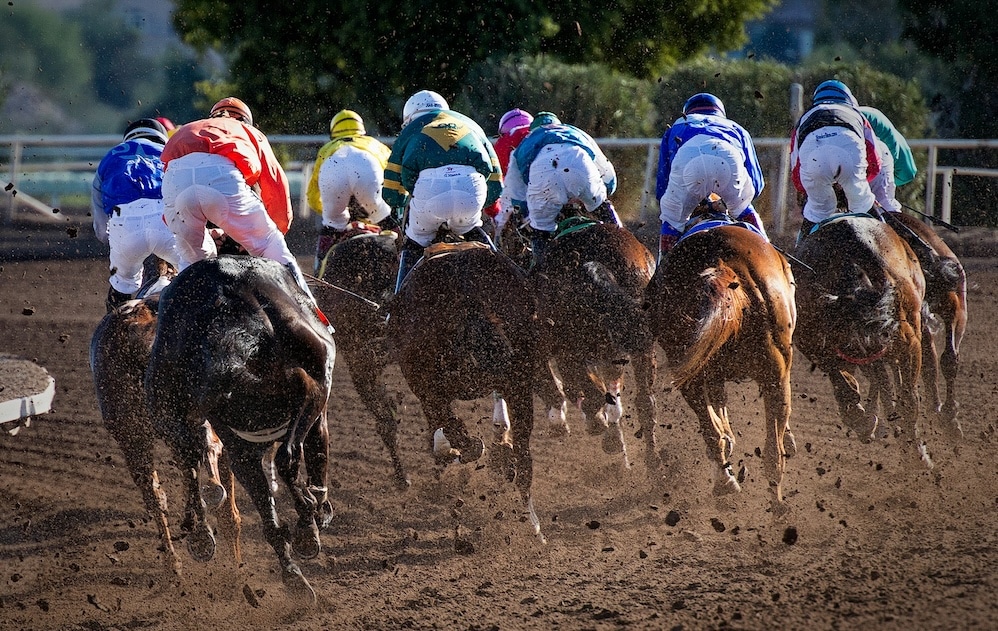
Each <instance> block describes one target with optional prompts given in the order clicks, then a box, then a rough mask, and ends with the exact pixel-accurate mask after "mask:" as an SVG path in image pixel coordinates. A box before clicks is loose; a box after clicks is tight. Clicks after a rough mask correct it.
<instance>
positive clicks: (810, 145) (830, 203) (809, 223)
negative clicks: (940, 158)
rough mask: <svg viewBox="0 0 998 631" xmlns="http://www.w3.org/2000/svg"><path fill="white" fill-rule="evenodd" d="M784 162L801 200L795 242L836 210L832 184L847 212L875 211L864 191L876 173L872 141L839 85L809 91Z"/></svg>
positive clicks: (873, 199) (853, 103)
mask: <svg viewBox="0 0 998 631" xmlns="http://www.w3.org/2000/svg"><path fill="white" fill-rule="evenodd" d="M790 161H791V164H792V165H793V172H792V175H791V179H792V180H793V183H794V186H795V187H796V189H797V190H798V191H799V192H801V193H804V194H806V195H807V202H806V203H805V204H804V221H803V222H802V223H801V228H800V233H799V235H798V242H799V241H800V238H801V237H803V236H804V235H806V234H807V233H808V232H810V230H811V228H812V227H813V226H814V224H816V223H818V222H819V221H822V220H823V219H827V218H828V217H831V216H832V215H833V214H835V212H836V211H837V210H838V208H837V206H838V203H837V201H836V197H835V189H834V187H833V185H834V184H839V185H840V186H841V187H842V191H843V193H845V197H846V201H847V203H848V205H849V210H850V212H869V211H875V210H876V209H877V203H876V197H875V196H874V194H873V192H872V191H871V190H870V182H871V181H872V180H873V179H874V178H875V177H876V176H877V173H878V172H879V171H880V156H878V155H877V147H876V137H875V136H874V134H873V129H872V128H871V127H870V123H868V122H867V120H866V118H864V117H863V115H862V114H861V113H860V111H859V109H858V104H857V102H856V97H854V96H853V95H852V92H851V91H850V90H849V88H848V87H847V86H846V85H845V84H844V83H842V82H841V81H835V80H829V81H824V82H822V83H820V84H819V85H818V87H817V88H815V90H814V96H813V97H812V107H811V109H810V110H808V111H807V112H805V113H804V115H803V116H801V118H800V121H798V122H797V127H796V128H795V129H794V130H793V133H792V134H791V136H790Z"/></svg>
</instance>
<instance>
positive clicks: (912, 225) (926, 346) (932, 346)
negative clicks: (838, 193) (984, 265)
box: [886, 213, 967, 437]
mask: <svg viewBox="0 0 998 631" xmlns="http://www.w3.org/2000/svg"><path fill="white" fill-rule="evenodd" d="M886 216H887V217H888V218H889V219H890V220H892V221H890V222H889V224H890V225H891V226H892V227H894V230H895V232H897V233H898V234H899V235H900V236H901V238H902V239H905V240H906V241H908V242H909V243H911V242H912V240H911V239H910V235H912V234H913V235H916V236H917V237H918V239H921V241H922V242H924V243H925V245H927V246H928V248H929V249H931V253H929V252H925V251H924V249H923V247H924V246H922V245H921V244H919V243H916V245H915V248H918V249H916V250H915V254H916V255H917V256H918V257H919V259H920V260H921V258H922V256H926V255H927V258H929V259H931V261H929V262H928V263H927V264H926V263H925V262H922V271H923V273H924V274H925V305H926V306H927V307H928V317H926V318H923V320H922V386H924V388H925V390H926V393H927V395H928V397H929V408H930V409H931V410H933V411H934V412H937V413H938V414H939V417H940V420H941V421H942V423H943V426H944V427H943V430H944V431H945V432H947V433H948V434H950V435H951V436H956V437H959V436H962V435H963V430H962V429H961V428H960V422H959V420H958V419H957V412H958V409H959V405H958V404H957V401H956V376H957V372H958V371H959V364H960V342H961V341H962V340H963V334H964V332H965V331H966V329H967V274H966V272H965V271H964V269H963V265H961V264H960V260H959V259H958V258H957V256H956V254H954V253H953V250H951V249H950V247H949V246H948V245H946V242H945V241H943V240H942V238H941V237H940V236H939V235H938V234H936V232H935V230H933V229H932V228H931V227H930V226H929V225H927V224H926V223H925V222H923V221H921V220H919V219H918V218H916V217H912V216H911V215H906V214H904V213H889V214H887V215H886ZM894 221H898V222H900V223H901V224H902V225H901V226H897V225H895V223H894ZM907 231H910V233H907ZM906 233H907V234H906ZM906 236H908V237H909V238H905V237H906ZM937 340H938V341H939V342H940V345H941V346H942V349H941V352H939V349H937V348H936V341H937ZM939 373H942V376H943V380H944V381H945V384H946V395H945V399H944V400H940V397H939V387H938V375H939Z"/></svg>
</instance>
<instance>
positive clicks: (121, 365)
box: [90, 256, 242, 574]
mask: <svg viewBox="0 0 998 631" xmlns="http://www.w3.org/2000/svg"><path fill="white" fill-rule="evenodd" d="M143 267H144V278H145V279H146V283H145V285H144V286H143V287H142V289H140V290H139V292H138V295H139V296H144V297H142V298H140V299H138V300H132V301H129V302H126V303H125V304H123V305H122V306H120V307H119V308H117V309H115V310H113V311H111V312H110V313H108V314H107V315H105V316H104V318H103V319H102V320H101V321H100V323H99V324H98V325H97V328H96V329H95V330H94V334H93V337H92V338H91V340H90V369H91V372H92V373H93V378H94V390H95V393H96V396H97V407H98V408H99V409H100V413H101V418H102V419H103V420H104V427H105V429H107V431H108V433H109V434H111V437H112V438H114V440H115V441H116V442H117V443H118V446H119V447H120V448H121V451H122V453H123V454H124V457H125V466H126V467H127V468H128V472H129V473H130V474H131V476H132V480H133V481H134V482H135V485H136V486H137V487H138V488H139V492H140V493H141V494H142V502H143V504H144V505H145V507H146V511H148V513H149V515H150V517H151V518H152V519H153V521H154V522H155V523H156V527H157V529H158V531H159V535H160V541H161V543H162V546H163V548H164V550H165V552H166V555H167V559H168V561H169V563H170V565H171V567H172V568H173V570H174V572H176V573H178V574H179V573H180V565H181V564H180V559H179V557H178V556H177V553H176V550H175V549H174V547H173V539H172V536H171V534H170V526H169V522H168V519H167V498H166V493H165V492H164V491H163V489H162V488H161V486H160V482H159V474H158V473H157V471H156V466H155V463H154V459H153V448H154V444H155V441H156V438H157V436H158V434H157V432H156V429H155V428H154V427H153V424H152V419H151V418H150V417H149V412H148V409H147V407H146V393H145V388H144V387H143V385H142V381H143V378H144V375H145V371H146V367H147V366H148V364H149V354H150V351H151V349H152V343H153V336H154V334H155V331H156V312H157V309H158V308H159V293H158V290H157V291H156V292H155V293H150V290H151V289H152V288H157V287H159V286H160V284H162V285H164V286H165V284H166V283H167V282H169V280H170V279H172V278H173V277H174V276H175V275H176V270H174V269H173V268H172V266H170V265H169V264H167V263H166V262H165V261H163V260H162V259H159V258H158V257H155V256H150V257H149V258H148V259H147V260H146V261H145V262H144V265H143ZM159 288H161V287H159ZM205 431H206V437H205V438H206V441H208V444H209V446H210V449H209V450H208V452H207V453H206V458H205V461H206V462H205V464H206V465H207V466H208V470H209V472H210V475H209V478H210V483H211V486H212V488H210V489H209V491H211V492H213V493H214V497H215V498H216V499H217V501H215V502H212V505H218V504H220V503H221V502H222V501H223V500H224V499H225V497H226V496H227V497H228V502H226V504H225V509H226V510H224V511H222V512H221V513H220V514H219V527H220V528H221V529H222V531H223V534H224V535H225V538H226V540H227V541H229V542H230V545H231V546H232V555H233V558H234V559H235V561H236V563H237V564H238V563H241V562H242V557H241V553H240V549H239V531H240V524H241V519H240V516H239V509H238V508H237V506H236V499H235V480H234V479H233V477H232V472H231V470H230V469H229V464H228V455H227V454H225V453H224V452H222V450H221V443H220V442H219V441H218V437H217V436H215V435H214V433H213V432H211V429H210V427H206V428H205Z"/></svg>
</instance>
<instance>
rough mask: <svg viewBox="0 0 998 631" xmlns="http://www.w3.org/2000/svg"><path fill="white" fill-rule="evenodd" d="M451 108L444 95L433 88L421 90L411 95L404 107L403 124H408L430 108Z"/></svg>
mask: <svg viewBox="0 0 998 631" xmlns="http://www.w3.org/2000/svg"><path fill="white" fill-rule="evenodd" d="M446 109H450V106H449V105H447V101H445V100H444V97H442V96H440V95H439V94H437V93H436V92H434V91H432V90H420V91H419V92H417V93H415V94H413V95H412V96H410V97H409V100H408V101H406V102H405V107H403V108H402V126H403V127H405V126H406V125H408V124H409V123H410V122H411V121H412V119H414V118H416V116H417V115H419V114H422V113H423V112H428V111H430V110H446Z"/></svg>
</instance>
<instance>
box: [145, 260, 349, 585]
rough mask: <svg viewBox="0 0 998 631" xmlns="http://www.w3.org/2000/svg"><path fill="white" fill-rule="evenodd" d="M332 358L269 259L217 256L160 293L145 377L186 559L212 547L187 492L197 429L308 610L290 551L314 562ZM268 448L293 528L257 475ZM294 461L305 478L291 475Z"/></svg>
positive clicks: (289, 281)
mask: <svg viewBox="0 0 998 631" xmlns="http://www.w3.org/2000/svg"><path fill="white" fill-rule="evenodd" d="M334 356H335V346H334V343H333V339H332V334H331V332H330V331H329V328H328V327H327V325H326V324H325V322H324V316H322V314H321V312H319V311H318V310H317V309H316V308H315V307H314V305H312V302H311V300H310V299H309V297H308V296H307V295H306V294H305V293H304V292H303V291H302V290H301V288H299V287H298V285H297V284H296V283H295V280H294V278H293V277H292V276H291V274H290V273H289V272H288V270H287V269H285V268H284V267H282V266H281V265H280V264H279V263H277V262H275V261H271V260H268V259H262V258H256V257H246V256H220V257H218V258H214V259H206V260H203V261H199V262H197V263H194V264H192V265H191V266H189V267H188V268H187V269H185V270H184V271H183V272H181V273H180V274H179V275H178V276H177V278H176V279H175V280H174V281H173V282H172V283H171V284H170V285H169V286H168V287H167V288H166V289H164V290H163V292H162V295H161V298H160V306H159V321H158V323H157V325H156V337H155V340H154V341H153V345H152V351H151V355H150V359H149V368H148V369H147V371H146V376H145V387H146V395H147V397H148V402H149V410H150V414H151V416H152V419H153V422H154V424H156V425H157V427H158V428H159V429H160V431H161V432H163V434H164V436H165V437H166V440H167V443H168V444H169V445H170V447H171V449H172V450H173V453H174V457H175V459H176V462H177V466H178V468H179V469H180V471H181V474H182V475H183V479H184V482H185V488H186V496H187V502H186V508H185V523H187V524H189V526H190V534H189V538H188V549H189V550H190V552H191V554H192V556H193V557H194V558H195V559H197V560H199V561H205V560H208V559H210V558H211V557H212V555H213V554H214V549H215V541H214V537H213V535H212V532H211V529H210V527H209V526H208V525H207V524H206V522H205V514H204V500H203V498H202V495H201V489H200V487H199V486H198V484H197V465H198V462H199V458H200V454H202V453H204V450H205V445H204V433H203V432H200V431H199V430H200V428H201V427H203V423H204V421H205V420H207V421H209V422H210V423H211V426H212V428H214V430H215V432H216V433H217V434H218V436H219V438H220V439H221V441H222V443H223V444H224V445H225V448H226V450H227V451H228V452H229V455H230V459H231V466H232V471H233V473H234V474H235V476H236V478H237V479H238V480H239V482H240V484H241V485H242V486H243V487H244V488H245V489H246V491H247V493H248V494H249V496H250V498H251V499H252V500H253V503H254V505H255V506H256V509H257V511H258V512H259V513H260V517H261V525H262V528H263V534H264V538H265V539H266V540H267V542H268V543H269V544H270V545H271V547H273V549H274V552H275V553H276V554H277V557H278V559H279V561H280V564H281V569H282V578H283V580H284V583H285V585H286V586H287V587H288V589H289V590H290V591H291V592H292V593H293V594H295V595H300V596H304V597H306V598H310V599H311V600H312V601H313V602H314V601H315V592H314V591H313V590H312V587H311V586H310V585H309V583H308V581H307V580H306V579H305V577H304V576H303V575H302V573H301V569H300V568H299V567H298V565H297V564H296V563H295V562H294V561H293V560H292V558H291V551H292V550H293V551H294V552H295V553H296V554H297V555H298V556H299V557H301V558H304V559H309V558H314V557H315V556H317V555H318V553H319V546H320V543H319V524H317V523H316V517H317V516H321V515H322V513H323V511H324V509H325V506H326V505H327V500H326V497H325V492H326V475H327V467H328V432H327V428H326V414H325V408H326V402H327V400H328V397H329V390H330V382H331V375H332V371H333V360H334ZM278 442H279V443H280V447H279V448H278V449H277V452H276V455H275V456H274V464H275V467H276V469H277V472H278V473H279V475H280V477H281V479H282V480H283V481H284V483H285V484H286V485H287V488H288V491H289V493H290V494H291V496H292V498H293V500H294V504H295V508H296V510H297V513H298V522H297V525H296V527H295V528H294V529H289V528H288V527H287V526H282V525H281V524H280V523H279V519H278V513H277V509H276V505H275V500H274V495H273V491H272V489H271V485H270V481H269V480H268V478H267V476H266V475H265V474H264V469H263V467H262V466H261V460H262V458H263V457H264V455H265V454H269V453H270V450H271V447H272V446H273V444H274V443H278ZM303 460H304V465H305V469H306V473H307V475H306V476H304V477H306V478H307V480H306V479H302V477H303V476H301V475H300V471H299V469H300V467H301V464H302V461H303ZM320 521H321V520H320ZM289 544H290V545H289ZM289 548H290V549H289Z"/></svg>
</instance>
